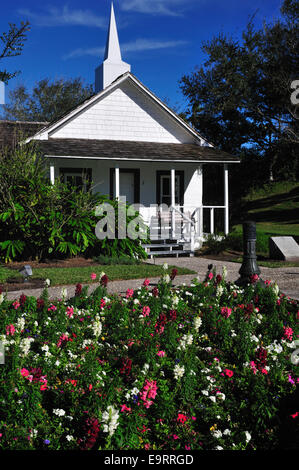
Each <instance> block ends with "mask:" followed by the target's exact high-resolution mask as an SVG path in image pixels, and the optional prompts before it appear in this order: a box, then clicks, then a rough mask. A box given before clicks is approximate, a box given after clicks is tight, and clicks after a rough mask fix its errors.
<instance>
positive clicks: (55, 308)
mask: <svg viewBox="0 0 299 470" xmlns="http://www.w3.org/2000/svg"><path fill="white" fill-rule="evenodd" d="M56 310H57V307H55V305H53V304H51V306H50V307H49V308H48V312H50V311H52V312H55V311H56Z"/></svg>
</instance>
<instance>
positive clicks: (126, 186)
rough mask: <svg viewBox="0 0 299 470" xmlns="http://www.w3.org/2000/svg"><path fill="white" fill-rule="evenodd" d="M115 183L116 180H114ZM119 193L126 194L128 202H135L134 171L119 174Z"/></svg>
mask: <svg viewBox="0 0 299 470" xmlns="http://www.w3.org/2000/svg"><path fill="white" fill-rule="evenodd" d="M114 184H115V182H114ZM119 195H120V196H126V202H127V204H134V202H135V200H134V197H135V186H134V173H122V172H120V174H119Z"/></svg>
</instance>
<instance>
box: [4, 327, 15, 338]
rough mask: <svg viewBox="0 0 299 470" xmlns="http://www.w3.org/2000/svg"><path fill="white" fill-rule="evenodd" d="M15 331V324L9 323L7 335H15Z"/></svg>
mask: <svg viewBox="0 0 299 470" xmlns="http://www.w3.org/2000/svg"><path fill="white" fill-rule="evenodd" d="M15 331H16V329H15V327H14V326H13V324H11V325H7V327H6V336H9V335H11V336H13V335H14V334H15Z"/></svg>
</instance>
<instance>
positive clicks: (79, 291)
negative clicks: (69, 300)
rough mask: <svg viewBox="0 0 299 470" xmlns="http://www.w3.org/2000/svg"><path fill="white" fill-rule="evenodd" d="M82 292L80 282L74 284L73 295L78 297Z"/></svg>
mask: <svg viewBox="0 0 299 470" xmlns="http://www.w3.org/2000/svg"><path fill="white" fill-rule="evenodd" d="M81 292H82V284H80V283H78V284H77V285H76V290H75V296H76V297H78V296H79V295H80V294H81Z"/></svg>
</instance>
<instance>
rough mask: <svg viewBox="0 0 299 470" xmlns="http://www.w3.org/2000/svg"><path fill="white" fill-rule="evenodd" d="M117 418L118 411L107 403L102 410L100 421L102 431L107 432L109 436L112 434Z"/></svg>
mask: <svg viewBox="0 0 299 470" xmlns="http://www.w3.org/2000/svg"><path fill="white" fill-rule="evenodd" d="M118 418H119V412H118V411H117V410H116V409H115V408H114V407H113V406H112V405H109V406H108V407H107V411H104V413H103V414H102V420H101V421H102V423H105V424H104V425H103V432H107V433H109V436H113V434H114V432H115V430H116V428H117V426H118V424H119V423H118Z"/></svg>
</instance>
